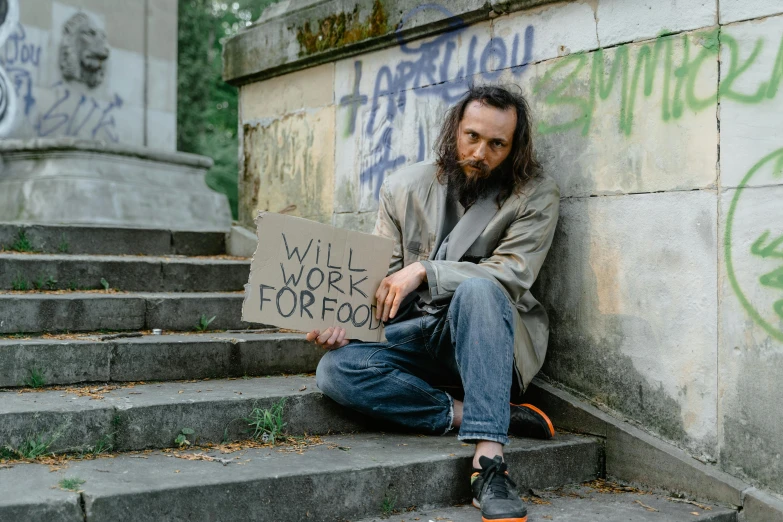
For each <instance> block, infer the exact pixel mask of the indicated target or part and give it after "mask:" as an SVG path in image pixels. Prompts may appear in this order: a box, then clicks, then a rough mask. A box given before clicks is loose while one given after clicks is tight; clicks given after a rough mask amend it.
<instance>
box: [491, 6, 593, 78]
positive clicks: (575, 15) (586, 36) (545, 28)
mask: <svg viewBox="0 0 783 522" xmlns="http://www.w3.org/2000/svg"><path fill="white" fill-rule="evenodd" d="M595 24H596V21H595V12H594V10H593V8H592V7H591V6H590V5H588V4H586V3H581V2H573V3H561V4H555V5H552V6H546V7H540V8H538V9H533V10H530V11H521V12H519V13H513V14H511V15H509V16H503V17H500V18H497V19H495V20H494V22H493V28H494V29H493V39H494V40H496V41H502V42H503V45H502V47H503V48H504V49H505V50H506V52H507V53H508V54H507V56H508V60H506V61H500V64H499V66H498V67H497V68H500V69H502V68H506V67H516V66H520V65H524V64H526V63H532V62H540V61H543V60H549V59H551V58H556V57H558V56H565V55H567V54H571V53H578V52H583V51H592V50H593V49H596V48H597V47H598V38H597V36H596V31H595ZM496 45H497V44H496ZM515 49H516V50H517V52H516V53H515V52H514V50H515ZM504 64H505V65H504Z"/></svg>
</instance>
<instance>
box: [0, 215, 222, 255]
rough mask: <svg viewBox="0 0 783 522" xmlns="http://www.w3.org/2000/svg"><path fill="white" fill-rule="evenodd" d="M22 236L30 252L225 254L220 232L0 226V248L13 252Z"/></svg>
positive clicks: (12, 224)
mask: <svg viewBox="0 0 783 522" xmlns="http://www.w3.org/2000/svg"><path fill="white" fill-rule="evenodd" d="M20 234H21V236H20ZM22 237H23V238H24V239H26V240H27V242H28V243H29V244H30V246H31V247H32V249H33V251H35V252H39V253H45V254H97V255H152V256H164V255H183V256H216V255H221V254H225V252H226V234H225V233H222V232H179V231H172V230H154V229H145V228H118V227H99V226H78V225H19V224H15V223H0V246H2V247H3V248H5V250H13V247H14V244H17V242H19V241H20V239H21V238H22ZM0 249H2V248H0Z"/></svg>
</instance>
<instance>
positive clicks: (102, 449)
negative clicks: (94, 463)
mask: <svg viewBox="0 0 783 522" xmlns="http://www.w3.org/2000/svg"><path fill="white" fill-rule="evenodd" d="M114 435H116V433H107V434H106V435H104V436H103V437H101V438H100V439H98V441H97V442H96V443H95V444H93V445H92V446H88V447H87V452H86V455H90V456H93V457H95V456H98V455H103V454H105V453H111V452H112V450H113V449H114V442H113V441H114Z"/></svg>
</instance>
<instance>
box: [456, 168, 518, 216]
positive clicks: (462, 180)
mask: <svg viewBox="0 0 783 522" xmlns="http://www.w3.org/2000/svg"><path fill="white" fill-rule="evenodd" d="M509 165H510V163H509V161H508V159H506V160H505V161H503V163H501V164H500V165H499V166H498V167H496V168H495V169H492V170H490V169H489V167H488V166H487V165H486V164H484V163H482V162H480V161H473V160H462V161H459V160H457V159H456V158H455V159H454V160H453V161H450V162H448V165H446V166H444V174H445V175H446V176H445V177H446V181H447V183H448V185H447V186H448V193H449V195H450V196H451V197H453V198H454V199H456V200H457V201H459V202H460V204H461V205H462V206H463V207H465V210H466V211H467V210H468V209H469V208H470V207H471V206H473V204H474V203H475V202H476V201H478V200H479V199H480V198H482V197H483V196H484V195H485V194H487V193H489V192H490V191H492V190H493V189H495V188H497V187H498V186H499V185H500V184H501V183H502V182H503V180H504V179H507V178H508V173H509ZM465 167H473V168H474V169H476V170H475V171H474V173H473V174H472V175H470V176H468V175H467V174H465V170H464V168H465Z"/></svg>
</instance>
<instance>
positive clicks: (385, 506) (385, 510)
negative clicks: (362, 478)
mask: <svg viewBox="0 0 783 522" xmlns="http://www.w3.org/2000/svg"><path fill="white" fill-rule="evenodd" d="M396 503H397V497H394V498H392V497H390V496H388V495H384V496H383V502H382V503H381V514H382V515H383V516H384V517H389V516H391V515H392V514H393V513H394V504H396Z"/></svg>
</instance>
